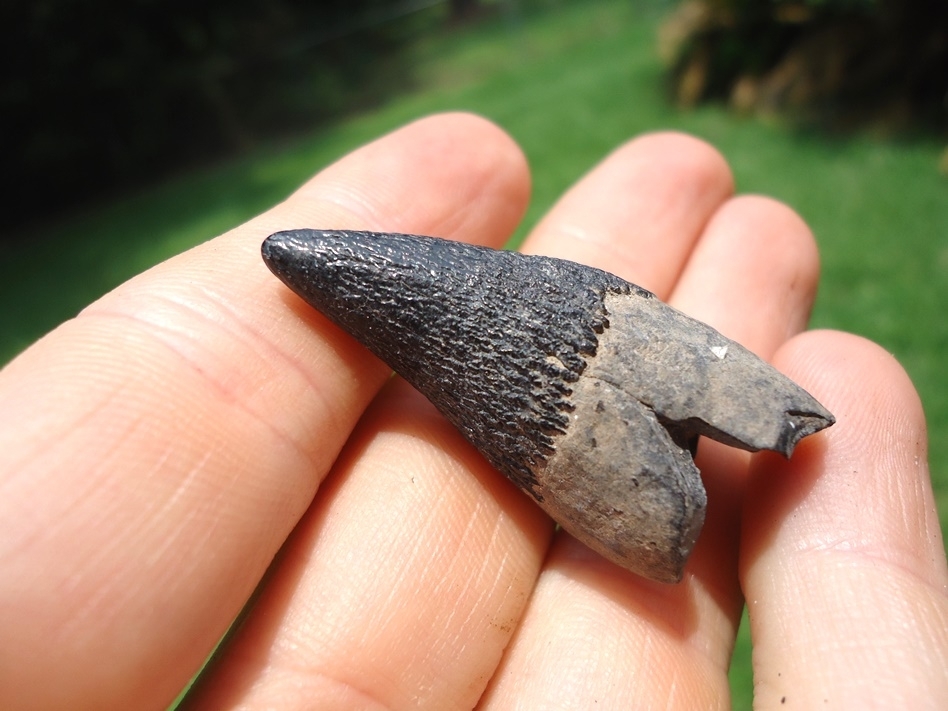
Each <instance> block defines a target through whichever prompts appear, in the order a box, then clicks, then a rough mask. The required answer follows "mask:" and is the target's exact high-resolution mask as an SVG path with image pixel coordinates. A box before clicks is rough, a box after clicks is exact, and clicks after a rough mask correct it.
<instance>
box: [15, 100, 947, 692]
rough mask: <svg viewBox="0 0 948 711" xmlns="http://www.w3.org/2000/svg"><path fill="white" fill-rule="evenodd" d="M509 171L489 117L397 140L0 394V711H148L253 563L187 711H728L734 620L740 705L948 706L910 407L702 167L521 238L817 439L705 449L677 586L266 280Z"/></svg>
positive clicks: (33, 361)
mask: <svg viewBox="0 0 948 711" xmlns="http://www.w3.org/2000/svg"><path fill="white" fill-rule="evenodd" d="M529 180H530V179H529V173H528V169H527V166H526V162H525V160H524V158H523V156H522V154H521V153H520V151H519V149H518V148H517V147H516V145H515V144H514V143H513V142H512V141H511V140H510V138H508V137H507V136H506V135H505V134H504V133H502V132H501V131H500V130H499V129H498V128H496V127H495V126H493V125H491V124H489V123H487V122H485V121H484V120H482V119H478V118H475V117H472V116H466V115H444V116H436V117H431V118H428V119H424V120H422V121H420V122H417V123H414V124H411V125H409V126H407V127H405V128H403V129H401V130H399V131H396V132H394V133H392V134H390V135H388V136H385V137H383V138H381V139H379V140H378V141H376V142H374V143H372V144H370V145H368V146H366V147H364V148H362V149H361V150H359V151H356V152H355V153H352V154H351V155H349V156H347V157H345V158H343V159H342V160H340V161H339V162H338V163H336V164H334V165H332V166H330V167H329V168H327V169H326V170H324V171H322V172H321V173H320V174H318V175H317V176H315V177H314V178H313V179H312V180H310V181H309V182H308V183H307V184H306V185H304V186H303V187H302V188H301V189H300V190H299V191H298V192H296V193H295V194H294V195H292V196H291V197H290V198H289V199H287V200H286V201H285V202H284V203H282V204H280V205H278V206H276V207H274V208H273V209H272V210H270V211H269V212H266V213H264V214H263V215H260V216H259V217H257V218H255V219H253V220H251V221H250V222H248V223H247V224H245V225H243V226H241V227H238V228H236V229H234V230H233V231H231V232H229V233H227V234H225V235H223V236H221V237H218V238H217V239H214V240H211V241H210V242H208V243H206V244H204V245H202V246H200V247H197V248H195V249H193V250H191V251H189V252H187V253H184V254H182V255H180V256H178V257H176V258H174V259H172V260H170V261H168V262H166V263H164V264H162V265H160V266H158V267H156V268H154V269H152V270H150V271H148V272H146V273H144V274H142V275H140V276H139V277H137V278H135V279H133V280H132V281H130V282H128V283H127V284H124V285H123V286H121V287H119V288H118V289H117V290H115V291H114V292H112V293H111V294H109V295H107V296H105V297H104V298H102V299H101V300H99V301H98V302H96V303H95V304H92V305H91V306H89V307H88V308H87V309H86V310H85V311H84V312H83V313H82V314H81V315H80V316H79V317H78V318H76V319H74V320H72V321H70V322H68V323H66V324H64V325H63V326H61V327H60V328H58V329H56V331H54V332H53V333H51V334H50V335H49V336H47V337H46V338H44V339H43V340H41V341H40V342H38V343H37V344H36V345H34V346H33V347H32V348H30V349H29V350H27V351H26V352H25V353H23V354H22V355H21V356H20V357H19V358H17V359H16V360H15V361H14V362H13V363H11V364H10V365H9V366H8V367H7V368H6V369H4V370H3V371H2V372H0V452H3V455H2V457H0V521H2V522H3V523H2V535H0V630H2V639H3V644H2V645H0V707H2V708H11V709H12V708H16V709H25V708H38V709H46V708H63V707H68V708H71V709H83V708H89V709H93V708H94V709H127V708H153V709H162V708H164V707H165V706H166V705H167V704H168V703H169V702H170V701H171V700H172V699H173V698H174V697H175V695H176V694H177V692H178V691H179V690H180V689H181V688H182V687H183V686H184V684H185V683H186V682H187V680H188V679H189V677H190V676H191V675H192V674H193V673H194V672H195V671H196V670H197V669H198V668H199V667H200V665H201V663H202V661H203V660H204V658H205V656H206V655H207V654H208V653H209V652H210V650H211V649H212V648H213V647H214V645H215V643H216V642H217V641H218V639H219V638H220V637H221V635H222V634H223V633H224V632H225V630H226V629H227V628H228V626H229V625H230V623H231V621H232V620H233V619H234V618H235V617H236V616H237V614H238V612H239V611H240V610H241V608H242V607H243V606H244V604H245V603H246V601H247V600H248V598H249V597H250V595H251V593H252V592H253V591H254V589H255V588H256V587H257V585H258V583H259V582H260V580H261V578H262V577H263V575H264V573H265V572H266V571H267V569H268V566H270V571H269V573H268V575H267V579H266V582H265V584H264V585H263V586H262V587H261V588H260V592H259V595H258V596H257V598H256V601H255V605H254V607H253V608H252V609H251V610H250V611H249V612H248V613H247V615H246V618H245V620H244V622H243V625H242V626H241V627H240V629H239V631H237V632H236V633H235V634H234V635H233V636H232V638H231V639H230V641H229V643H228V644H227V645H226V646H225V647H224V648H223V649H222V653H221V655H220V658H219V659H218V661H217V662H216V663H215V664H214V665H213V666H212V667H211V669H210V671H209V673H208V674H207V676H206V677H205V678H204V679H203V680H202V682H201V683H199V685H198V687H197V690H196V693H195V694H194V695H193V696H192V697H191V698H190V699H189V702H188V703H189V705H190V706H191V707H193V708H201V709H225V708H241V709H265V708H275V709H288V710H292V709H303V708H318V709H337V708H338V709H408V708H412V709H416V708H424V709H438V710H441V709H469V708H481V709H514V708H523V709H552V708H567V709H585V708H597V709H628V708H663V709H715V708H720V709H726V708H729V705H730V702H729V692H728V683H727V669H728V663H729V658H730V654H731V649H732V645H733V640H734V636H735V633H736V629H737V626H738V622H739V618H740V612H741V608H742V604H743V601H744V599H745V598H746V600H747V604H748V605H749V609H750V616H751V625H752V635H753V641H754V673H755V703H756V704H757V706H758V707H759V708H807V709H809V708H860V709H861V708H873V707H875V708H911V709H924V708H933V709H934V708H943V707H944V704H945V701H946V699H948V673H946V669H948V571H946V563H945V551H944V547H943V543H942V539H941V533H940V530H939V525H938V516H937V512H936V509H935V504H934V500H933V496H932V491H931V484H930V480H929V477H928V471H927V465H926V434H925V422H924V417H923V413H922V409H921V407H920V404H919V399H918V396H917V394H916V393H915V391H914V389H913V387H912V384H911V382H910V381H909V379H908V378H907V377H906V375H905V373H904V372H903V370H902V369H901V368H900V366H899V365H898V363H897V362H896V361H895V360H894V359H893V358H892V357H891V356H890V355H888V354H887V353H886V352H885V351H883V350H882V349H881V348H879V347H878V346H876V345H874V344H872V343H870V342H868V341H866V340H863V339H860V338H857V337H855V336H851V335H846V334H843V333H838V332H828V331H821V332H807V333H803V329H804V328H805V325H806V322H807V317H808V314H809V311H810V306H811V303H812V301H813V297H814V293H815V290H816V285H817V280H818V254H817V250H816V247H815V244H814V241H813V238H812V236H811V234H810V232H809V231H808V229H807V227H806V226H805V224H804V223H803V222H802V221H801V220H800V219H799V218H798V217H797V216H796V215H795V214H794V213H793V212H792V211H791V210H790V209H788V208H787V207H785V206H783V205H781V204H779V203H777V202H775V201H773V200H770V199H767V198H763V197H752V196H744V197H735V195H734V193H733V183H732V178H731V174H730V172H729V169H728V167H727V165H726V163H725V161H724V160H723V158H722V157H721V156H720V155H719V154H718V153H716V152H715V151H714V150H713V149H712V148H711V147H709V146H708V145H706V144H704V143H702V142H700V141H698V140H696V139H693V138H689V137H686V136H682V135H677V134H667V133H666V134H652V135H648V136H643V137H640V138H637V139H635V140H632V141H630V142H629V143H627V144H626V145H624V146H621V147H620V148H618V149H617V150H616V151H615V152H614V153H612V154H611V155H610V156H608V157H607V158H606V159H605V160H604V161H603V162H602V163H601V164H600V165H599V166H597V167H595V168H594V169H592V170H591V172H590V173H589V174H587V175H586V176H585V177H584V178H582V179H581V180H580V181H579V182H578V183H577V184H576V185H575V186H574V187H573V188H572V189H571V190H570V191H568V192H567V193H566V194H565V195H564V196H563V198H562V199H561V200H560V201H559V202H558V203H557V204H556V205H555V206H554V207H553V209H552V210H551V211H550V212H549V214H548V215H547V216H546V217H545V218H544V219H543V220H542V221H541V222H540V224H538V225H537V226H536V228H535V229H534V230H533V231H532V233H531V234H530V235H529V237H528V239H527V241H526V243H525V245H524V249H525V250H526V251H529V252H533V253H538V254H547V255H552V256H558V257H565V258H568V259H573V260H575V261H579V262H583V263H585V264H589V265H592V266H596V267H601V268H605V269H607V270H609V271H612V272H614V273H616V274H618V275H619V276H621V277H623V278H625V279H627V280H629V281H632V282H635V283H637V284H640V285H642V286H644V287H646V288H648V289H651V290H653V291H655V292H656V293H657V294H658V295H659V296H661V297H662V298H664V299H666V300H668V301H669V302H670V303H671V304H672V305H674V306H676V307H678V308H679V309H682V310H683V311H685V312H687V313H688V314H690V315H692V316H695V317H697V318H699V319H702V320H704V321H706V322H708V323H710V324H711V325H713V326H715V327H716V328H718V329H719V330H721V331H722V332H723V333H725V335H727V336H729V337H731V338H734V339H736V340H738V341H740V342H742V343H743V344H745V345H746V346H748V347H749V348H751V349H752V350H754V351H755V352H757V353H758V354H759V355H761V356H763V357H764V358H766V359H768V360H770V361H771V362H773V363H774V364H775V365H776V367H778V368H779V369H780V370H782V371H783V372H785V373H786V374H788V375H789V376H790V377H791V378H793V379H794V380H796V381H797V382H798V383H800V384H801V385H802V386H803V387H804V388H806V389H807V390H808V391H810V392H811V393H812V394H813V395H814V396H815V397H817V399H818V400H820V401H821V402H822V403H823V404H824V405H826V406H827V407H828V408H829V409H830V410H831V411H832V412H833V413H834V414H835V415H836V417H837V419H838V422H837V424H836V425H835V426H834V427H832V428H830V429H829V430H826V431H825V432H822V433H819V434H817V435H814V436H813V437H810V438H808V439H807V440H806V441H804V443H803V444H801V445H800V447H799V448H798V450H797V453H796V454H795V455H794V457H793V458H792V460H790V461H785V460H783V459H781V458H780V457H779V456H777V455H772V454H764V455H756V456H754V457H751V456H749V455H746V454H744V453H741V452H736V451H734V450H729V449H727V448H725V447H723V446H718V445H716V444H715V443H711V442H704V443H702V446H701V451H700V453H699V458H698V464H699V466H700V468H701V470H702V474H703V477H704V480H705V483H706V486H707V488H708V491H709V508H708V521H707V524H706V526H705V529H704V531H703V533H702V535H701V538H700V540H699V543H698V545H697V548H696V550H695V552H694V555H693V557H692V559H691V561H690V562H689V564H688V566H687V568H686V573H685V578H684V581H683V582H682V583H681V584H679V585H676V586H669V585H662V584H658V583H650V582H648V581H645V580H643V579H641V578H638V577H636V576H634V575H632V574H630V573H627V572H625V571H623V570H621V569H619V568H617V567H615V566H613V565H611V564H609V563H606V562H605V561H603V560H602V559H600V558H598V557H597V556H595V555H594V554H592V553H590V552H589V551H588V550H586V549H584V548H583V547H581V546H580V545H579V544H577V543H576V542H575V541H573V540H572V539H570V538H569V537H568V536H566V535H564V534H561V533H557V532H556V531H555V529H554V526H553V524H552V523H551V521H550V520H549V519H548V518H547V517H546V516H545V515H544V514H543V513H542V512H541V511H540V510H539V509H538V508H537V507H536V506H535V505H534V504H533V503H532V502H531V501H530V500H529V499H528V498H527V497H526V496H524V495H523V494H521V493H520V492H519V491H518V490H517V489H516V488H515V487H513V486H512V485H511V484H509V483H508V482H507V481H506V479H504V478H503V477H502V476H501V475H499V474H498V473H497V472H495V471H494V470H492V469H491V468H490V467H489V466H488V465H487V464H486V463H485V461H484V460H483V459H482V458H481V457H480V456H479V455H478V454H477V452H476V451H475V450H474V449H473V448H472V447H471V446H470V445H468V444H467V443H466V442H465V441H464V440H463V439H462V438H461V436H460V435H459V434H458V433H457V432H456V431H455V430H454V429H453V428H451V427H450V426H449V425H448V424H446V422H445V421H444V420H443V419H442V418H441V417H440V415H438V414H437V412H436V411H435V410H434V409H433V408H432V406H431V405H429V404H428V403H427V402H426V401H425V400H424V399H423V398H421V397H420V396H419V395H418V394H417V393H415V392H414V391H413V390H411V388H409V387H408V386H406V385H405V384H404V383H403V382H401V381H399V380H398V379H394V380H391V381H389V380H388V378H389V373H388V370H387V369H386V368H385V366H384V365H383V364H381V363H380V362H379V361H378V360H376V359H375V358H373V357H372V356H370V355H369V354H368V353H367V352H366V351H365V350H363V349H362V347H361V346H359V345H358V344H357V343H356V342H355V341H354V340H352V339H351V338H349V337H348V336H347V335H345V334H343V333H342V332H340V331H339V330H338V329H336V328H335V327H334V326H332V325H331V324H329V323H328V322H327V321H326V320H325V319H324V318H322V317H321V316H320V315H319V314H317V313H316V312H314V311H312V310H311V309H310V308H309V307H307V306H305V305H304V304H302V302H300V301H299V299H297V298H296V297H295V296H293V295H292V294H291V293H290V292H289V291H288V290H287V289H286V288H285V287H284V286H283V285H282V284H281V283H280V282H279V281H277V280H276V279H275V278H274V277H273V276H272V275H271V274H270V273H269V272H268V271H267V269H266V267H265V266H264V264H263V262H262V261H261V259H260V256H259V248H260V243H261V241H262V240H263V238H264V237H266V236H267V235H268V234H269V233H271V232H274V231H277V230H281V229H290V228H297V227H321V228H326V227H337V228H351V229H369V230H384V231H401V232H412V233H419V234H430V235H436V236H443V237H448V238H451V239H458V240H464V241H469V242H475V243H479V244H487V245H492V246H500V245H502V244H503V243H504V242H505V240H506V239H507V238H508V237H509V235H510V234H511V232H512V230H513V229H514V227H515V226H516V224H517V222H518V220H519V219H520V218H521V216H522V214H523V211H524V209H525V206H526V203H527V200H528V195H529ZM142 227H143V229H147V225H143V226H142ZM278 553H279V555H278ZM271 563H272V566H271Z"/></svg>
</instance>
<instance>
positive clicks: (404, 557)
mask: <svg viewBox="0 0 948 711" xmlns="http://www.w3.org/2000/svg"><path fill="white" fill-rule="evenodd" d="M551 528H552V527H551V525H550V522H549V521H548V520H547V519H546V517H545V516H544V515H543V514H542V512H541V511H540V510H539V509H538V508H537V507H536V506H535V505H534V504H533V502H532V501H530V500H529V499H527V498H526V497H525V496H523V495H522V494H521V493H520V492H519V491H518V490H517V489H515V488H514V487H513V485H512V484H510V483H509V482H508V481H507V480H506V479H504V478H503V477H501V476H499V475H498V474H497V472H496V471H494V470H493V469H492V468H491V467H490V466H489V465H488V464H487V462H486V461H485V460H484V459H483V458H482V457H481V456H480V455H478V454H477V452H475V451H474V450H473V449H472V448H471V446H470V445H469V444H468V443H467V442H466V441H465V440H464V439H463V438H462V437H461V435H460V434H459V433H458V431H457V430H456V429H455V428H454V427H452V426H451V425H450V424H449V423H448V422H447V420H445V419H444V418H443V417H442V416H441V415H440V414H439V413H438V412H437V411H436V410H435V409H434V407H433V406H432V405H431V404H430V403H428V402H427V401H426V400H424V399H423V398H422V397H421V396H420V395H418V393H417V392H415V391H414V390H412V389H411V388H410V387H409V386H408V385H407V384H406V383H405V382H404V381H402V380H400V379H395V380H393V381H392V383H391V384H390V386H389V387H387V388H386V389H385V390H384V391H383V392H382V393H381V394H380V395H379V397H378V398H377V399H376V400H375V401H374V402H373V403H372V406H371V407H370V409H369V410H368V411H367V412H366V416H365V417H364V418H363V420H362V421H361V422H360V424H359V427H358V429H357V430H356V431H355V432H354V433H353V436H352V438H351V440H350V441H349V443H348V444H347V446H346V448H345V450H344V452H343V454H342V456H341V457H340V459H339V461H338V462H337V464H336V466H335V467H334V469H333V472H332V475H331V476H330V478H329V479H328V480H327V481H326V483H325V484H324V488H323V489H322V490H321V491H320V495H319V497H318V499H317V501H316V504H315V505H314V506H313V508H312V509H311V510H310V511H309V512H308V513H307V515H306V517H305V518H304V520H303V522H302V523H301V525H300V526H299V527H298V528H297V530H296V531H295V532H294V535H293V537H292V539H291V540H290V541H289V542H288V544H287V546H286V548H285V549H284V550H283V551H282V552H281V558H280V565H279V566H278V568H277V569H275V570H274V571H273V573H272V579H271V580H269V582H268V585H267V587H266V588H265V589H264V590H263V591H262V593H261V595H260V599H259V600H258V601H257V602H256V604H255V606H254V610H253V613H252V614H251V615H250V616H249V617H248V619H247V620H246V622H245V623H244V624H243V626H242V628H241V630H240V634H239V635H237V636H236V637H235V639H234V640H233V642H232V643H231V644H230V645H229V646H228V649H227V654H226V655H225V656H223V657H222V658H221V660H220V663H219V664H218V665H216V667H215V668H214V669H213V670H212V671H211V673H210V674H208V675H205V677H204V678H202V679H201V682H200V683H199V686H198V688H196V689H195V690H194V693H193V694H192V695H191V698H190V699H189V701H190V702H191V703H192V704H193V707H194V708H200V709H213V708H234V707H235V706H240V707H241V708H248V709H254V708H281V709H288V710H291V709H303V708H313V707H319V708H374V707H378V708H390V709H398V708H429V709H450V708H457V709H462V708H471V707H473V706H474V704H475V703H476V702H477V699H478V697H479V695H480V693H481V691H482V688H483V684H484V683H485V682H486V679H488V678H489V677H490V675H491V673H492V672H493V670H494V668H495V667H496V665H497V663H498V661H499V659H500V656H501V654H502V652H503V649H504V647H505V646H506V645H507V642H508V640H509V637H510V633H511V631H512V629H513V628H514V627H515V625H516V623H517V620H518V619H519V618H520V615H521V614H522V609H523V607H524V606H525V604H526V600H527V599H528V597H529V594H530V591H531V589H532V587H533V584H534V582H535V580H536V576H537V573H538V570H539V566H540V562H541V561H542V559H543V554H544V551H545V549H546V545H547V543H548V541H549V537H550V533H551Z"/></svg>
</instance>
